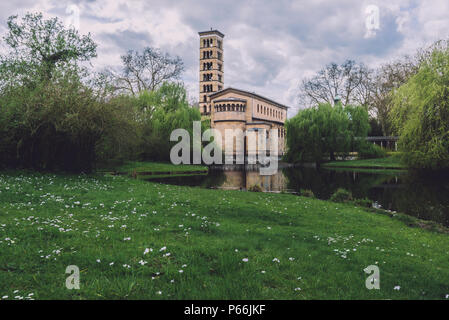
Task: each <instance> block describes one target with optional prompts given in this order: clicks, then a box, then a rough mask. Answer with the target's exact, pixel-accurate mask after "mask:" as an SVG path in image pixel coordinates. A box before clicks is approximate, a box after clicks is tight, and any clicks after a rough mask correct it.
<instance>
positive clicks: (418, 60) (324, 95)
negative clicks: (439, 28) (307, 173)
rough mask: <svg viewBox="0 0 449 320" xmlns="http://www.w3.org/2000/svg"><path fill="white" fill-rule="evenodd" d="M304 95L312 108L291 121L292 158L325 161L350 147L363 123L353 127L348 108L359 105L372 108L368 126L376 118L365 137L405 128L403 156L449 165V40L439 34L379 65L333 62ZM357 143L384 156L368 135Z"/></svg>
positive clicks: (421, 164) (412, 163)
mask: <svg viewBox="0 0 449 320" xmlns="http://www.w3.org/2000/svg"><path fill="white" fill-rule="evenodd" d="M300 98H301V103H302V105H303V106H305V107H309V108H310V109H305V110H301V111H300V112H298V114H297V115H296V116H295V117H294V118H292V119H291V120H289V121H288V122H287V135H288V136H287V137H288V139H287V143H288V147H289V154H288V158H289V159H290V160H292V161H305V160H310V159H312V160H314V161H317V162H320V161H323V160H325V159H327V158H331V159H332V158H333V157H332V154H333V153H335V152H338V153H340V154H342V155H344V154H347V152H348V150H349V149H348V141H351V139H353V137H354V133H355V131H353V130H346V128H347V127H348V126H349V124H350V123H352V122H354V118H353V117H352V115H351V113H350V112H349V111H346V112H345V109H346V108H350V109H353V108H358V109H363V110H364V112H365V113H366V115H368V118H367V117H366V116H365V117H364V119H363V121H362V122H363V125H362V126H361V128H362V127H363V128H366V126H367V125H368V130H359V131H358V132H357V133H356V135H357V136H358V137H359V138H361V139H364V138H365V137H366V136H367V135H375V136H377V135H384V136H391V135H395V136H396V135H397V136H399V151H401V156H402V160H403V162H404V163H405V164H406V165H407V166H409V167H410V168H416V169H430V170H440V169H445V168H449V42H448V41H438V42H436V43H434V44H433V45H432V46H430V47H428V48H425V49H420V50H418V52H417V53H416V54H415V55H413V56H406V57H403V58H401V59H398V60H396V61H393V62H389V63H386V64H384V65H382V66H381V67H380V68H378V69H376V70H373V69H370V68H368V67H367V66H365V65H363V64H359V63H356V62H355V61H351V60H348V61H346V62H345V63H343V64H341V65H337V64H335V63H332V64H330V65H328V66H326V67H325V68H323V69H322V70H320V71H319V72H318V73H317V74H316V75H315V76H313V77H311V78H309V79H305V80H304V81H303V82H302V84H301V86H300ZM334 101H340V102H339V104H340V106H338V107H331V106H332V105H334ZM337 105H338V104H337ZM354 106H356V107H354ZM360 112H362V111H360ZM342 113H346V115H347V119H345V121H341V119H340V116H341V115H342ZM345 122H346V124H345ZM362 122H360V121H358V123H362ZM322 126H327V127H326V128H323V127H322ZM288 131H290V132H288ZM298 132H299V133H298ZM297 134H299V135H300V136H297ZM299 137H301V138H299ZM311 139H314V140H313V141H316V142H313V143H311ZM328 141H332V143H328ZM315 143H316V144H315ZM312 145H315V147H312ZM317 150H321V151H320V152H318V151H317ZM323 150H324V151H323ZM352 150H353V151H358V152H359V156H361V157H362V158H364V157H365V158H366V157H379V156H382V152H381V150H379V148H377V147H375V146H372V145H371V146H369V145H367V144H366V143H361V142H360V141H359V142H357V144H355V145H354V144H353V145H352ZM327 156H329V157H327Z"/></svg>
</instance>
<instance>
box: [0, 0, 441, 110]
mask: <svg viewBox="0 0 449 320" xmlns="http://www.w3.org/2000/svg"><path fill="white" fill-rule="evenodd" d="M74 5H75V6H74ZM73 8H75V10H73ZM376 8H377V9H378V12H379V20H378V22H377V19H376V18H375V15H376V10H377V9H376ZM27 11H30V12H37V11H40V12H43V13H44V14H45V15H46V16H58V17H60V18H61V19H63V20H64V21H66V22H67V21H76V19H72V18H73V17H74V16H76V14H75V15H74V14H73V12H75V11H79V29H80V32H81V33H83V34H85V33H88V32H90V33H91V34H92V37H93V39H94V40H95V41H96V42H97V43H98V58H96V59H94V60H93V61H92V64H93V65H94V67H95V68H98V69H101V68H104V67H110V66H112V67H113V66H120V55H122V54H124V53H125V52H126V51H127V50H129V49H134V50H141V49H142V48H144V47H145V46H152V47H159V48H161V49H162V50H164V51H166V52H168V53H170V54H171V55H179V56H180V57H181V58H182V59H183V61H184V63H185V66H186V71H185V73H184V75H183V81H184V82H185V84H186V86H187V88H188V90H189V95H190V97H191V98H196V99H197V95H198V92H197V91H198V84H197V82H198V69H199V66H198V59H199V52H198V51H199V50H198V47H199V38H198V31H204V30H210V28H214V29H218V30H220V31H221V32H222V33H224V34H225V39H224V60H225V62H224V71H225V87H227V86H232V87H237V88H240V89H244V90H249V91H254V92H256V93H258V94H261V95H263V96H266V97H270V98H272V99H274V100H276V101H279V102H281V103H284V104H287V105H290V106H291V107H292V108H291V110H290V116H291V115H293V114H294V113H295V112H296V111H297V108H298V100H297V93H298V92H297V91H298V85H299V83H300V81H301V79H303V78H304V77H308V76H310V75H313V74H314V73H315V72H316V71H317V70H319V69H320V68H322V67H323V66H324V65H326V64H328V63H330V62H337V63H340V62H342V61H344V60H345V59H348V58H349V59H354V60H356V61H359V62H364V63H365V64H367V65H370V66H373V67H375V66H377V65H379V64H381V63H382V62H385V61H388V60H391V59H394V58H395V57H399V56H401V55H403V54H407V53H413V52H414V51H415V50H416V49H417V48H419V47H421V46H424V45H428V44H430V43H432V42H433V41H435V40H438V39H448V38H449V18H448V14H449V1H448V0H377V1H376V0H367V1H365V0H338V1H336V0H271V1H268V0H257V1H256V0H249V1H246V0H221V1H216V0H207V1H203V0H176V1H175V0H157V1H156V0H153V1H151V0H150V1H133V0H131V1H130V0H119V1H117V0H114V1H112V0H110V1H95V0H88V1H64V0H56V1H53V0H14V1H2V2H1V4H0V20H1V22H0V33H1V34H4V33H5V31H6V19H7V17H8V16H10V15H13V14H19V15H21V14H24V13H25V12H27Z"/></svg>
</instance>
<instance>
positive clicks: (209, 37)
mask: <svg viewBox="0 0 449 320" xmlns="http://www.w3.org/2000/svg"><path fill="white" fill-rule="evenodd" d="M198 34H199V36H200V79H199V80H200V88H199V89H200V90H199V92H200V96H199V108H200V112H201V115H202V116H204V117H210V112H211V106H210V100H209V95H210V94H212V93H214V92H218V91H221V90H223V88H224V77H223V73H224V68H223V38H224V34H223V33H221V32H220V31H218V30H212V29H211V30H210V31H202V32H198Z"/></svg>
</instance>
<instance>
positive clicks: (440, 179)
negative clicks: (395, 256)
mask: <svg viewBox="0 0 449 320" xmlns="http://www.w3.org/2000/svg"><path fill="white" fill-rule="evenodd" d="M150 181H155V182H161V183H166V184H175V185H186V186H199V187H204V188H218V189H237V190H247V189H248V188H250V187H251V186H254V185H259V186H261V187H262V190H263V191H265V192H281V191H284V192H293V193H294V192H300V190H305V189H308V190H312V191H313V193H314V195H315V196H316V197H317V198H319V199H325V200H326V199H329V198H330V196H331V195H332V194H333V193H334V192H335V191H336V190H337V189H338V188H344V189H346V190H350V191H351V192H352V195H353V197H354V198H368V199H370V200H372V201H373V203H377V204H378V205H380V206H381V207H382V208H384V209H389V210H392V211H398V212H403V213H407V214H409V215H412V216H415V217H418V218H420V219H426V220H433V221H436V222H439V223H441V224H444V225H445V226H449V176H448V175H447V174H445V175H441V174H440V175H437V176H432V177H430V176H422V175H418V174H415V173H410V172H406V171H404V172H396V173H392V174H386V173H385V172H382V173H380V174H379V173H373V172H369V173H365V172H356V171H341V170H329V169H323V168H321V169H315V168H285V169H280V170H279V171H278V172H277V173H276V174H275V175H272V176H261V175H259V171H257V170H256V171H245V170H240V171H237V170H235V171H210V172H209V173H208V174H207V175H197V176H185V177H168V178H156V179H151V180H150Z"/></svg>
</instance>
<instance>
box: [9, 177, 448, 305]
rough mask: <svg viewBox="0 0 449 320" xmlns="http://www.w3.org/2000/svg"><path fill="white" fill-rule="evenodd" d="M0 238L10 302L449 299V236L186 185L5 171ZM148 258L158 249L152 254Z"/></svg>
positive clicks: (307, 204) (355, 213)
mask: <svg viewBox="0 0 449 320" xmlns="http://www.w3.org/2000/svg"><path fill="white" fill-rule="evenodd" d="M0 234H1V237H0V298H1V297H3V296H8V299H13V298H14V297H16V296H17V297H27V296H28V295H29V294H30V293H33V294H34V295H33V296H31V297H32V298H35V299H445V297H446V295H447V294H449V268H448V265H447V263H448V261H449V236H448V234H444V233H436V232H431V231H427V230H424V229H420V228H411V227H408V226H407V225H406V224H405V223H404V222H402V221H400V220H398V219H394V218H391V217H389V216H386V215H381V214H376V213H372V212H368V211H365V210H363V209H361V208H357V207H354V205H350V204H339V203H332V202H327V201H321V200H316V199H312V198H304V197H299V196H294V195H288V194H265V193H253V192H242V191H223V190H207V189H200V188H191V187H178V186H169V185H163V184H155V183H150V182H144V181H140V180H138V179H130V178H127V177H124V176H100V175H94V176H86V175H80V176H73V175H51V174H35V173H24V172H9V173H5V172H3V173H0ZM127 239H130V240H127ZM146 248H152V249H153V251H152V252H149V253H148V254H144V252H145V249H146ZM161 248H166V249H165V250H162V251H161ZM168 253H170V255H167V254H168ZM245 258H247V259H248V261H247V262H244V261H243V259H245ZM275 258H276V259H278V260H279V262H277V260H275ZM97 259H98V260H99V262H97ZM139 262H142V263H143V264H144V265H142V264H140V263H139ZM112 263H113V264H112ZM111 264H112V265H111ZM69 265H76V266H78V267H79V268H80V270H81V279H80V286H81V289H80V290H68V289H67V288H66V287H65V281H66V277H67V276H68V275H67V274H65V270H66V267H67V266H69ZM124 265H125V266H124ZM128 265H129V268H128ZM369 265H378V266H379V268H380V290H367V289H366V288H365V279H366V278H367V277H368V275H367V274H365V273H364V271H363V269H365V268H366V267H368V266H369ZM180 270H183V272H182V273H181V272H180ZM395 286H400V290H394V287H395ZM297 288H300V289H301V290H299V289H297ZM295 289H296V290H295ZM16 290H17V291H16ZM159 292H160V294H159Z"/></svg>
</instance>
